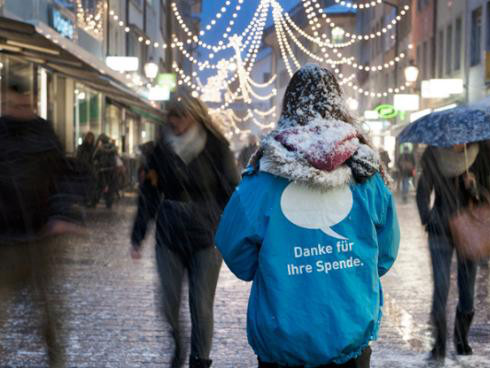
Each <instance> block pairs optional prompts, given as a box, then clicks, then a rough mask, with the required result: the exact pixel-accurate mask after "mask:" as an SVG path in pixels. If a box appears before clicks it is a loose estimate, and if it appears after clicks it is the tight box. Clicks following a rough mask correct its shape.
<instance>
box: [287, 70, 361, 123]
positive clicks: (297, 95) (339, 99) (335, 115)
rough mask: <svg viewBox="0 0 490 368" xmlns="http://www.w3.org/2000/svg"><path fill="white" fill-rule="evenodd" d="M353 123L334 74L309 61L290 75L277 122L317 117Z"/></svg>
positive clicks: (299, 121)
mask: <svg viewBox="0 0 490 368" xmlns="http://www.w3.org/2000/svg"><path fill="white" fill-rule="evenodd" d="M319 117H320V118H322V119H325V120H330V119H335V120H340V121H343V122H346V123H353V122H354V119H353V117H352V115H350V114H349V112H348V110H347V108H346V107H345V104H344V96H343V92H342V89H341V88H340V85H339V83H338V82H337V78H335V75H334V74H333V73H332V72H331V71H330V70H328V69H327V68H323V67H321V66H319V65H316V64H307V65H305V66H304V67H302V68H301V69H299V70H298V71H297V72H296V73H295V74H294V75H293V77H292V78H291V81H290V82H289V84H288V87H287V89H286V92H285V94H284V100H283V106H282V114H281V118H280V120H279V124H278V125H283V124H284V125H289V124H291V123H293V122H294V123H293V124H295V125H306V124H308V122H309V121H311V120H314V119H316V118H319Z"/></svg>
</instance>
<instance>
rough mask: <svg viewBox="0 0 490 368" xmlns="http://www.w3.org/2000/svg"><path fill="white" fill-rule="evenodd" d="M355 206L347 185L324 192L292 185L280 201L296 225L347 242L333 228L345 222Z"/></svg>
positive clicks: (302, 185)
mask: <svg viewBox="0 0 490 368" xmlns="http://www.w3.org/2000/svg"><path fill="white" fill-rule="evenodd" d="M352 206H353V198H352V192H351V190H350V188H349V186H348V185H345V186H342V187H338V188H334V189H331V190H328V191H325V192H321V191H319V190H315V189H312V188H310V187H308V186H306V185H304V184H297V183H291V184H289V185H288V186H287V188H286V189H285V190H284V192H283V193H282V197H281V210H282V212H283V213H284V216H285V217H286V218H287V219H288V220H289V221H291V222H292V223H293V224H295V225H296V226H299V227H302V228H305V229H311V230H316V229H320V230H322V231H323V232H324V233H325V234H327V235H329V236H331V237H334V238H337V239H342V240H346V239H347V238H345V237H344V236H342V235H340V234H337V233H336V232H335V231H333V230H332V226H334V225H336V224H339V223H340V222H342V221H343V220H344V219H345V218H346V217H347V216H348V215H349V213H350V211H351V210H352Z"/></svg>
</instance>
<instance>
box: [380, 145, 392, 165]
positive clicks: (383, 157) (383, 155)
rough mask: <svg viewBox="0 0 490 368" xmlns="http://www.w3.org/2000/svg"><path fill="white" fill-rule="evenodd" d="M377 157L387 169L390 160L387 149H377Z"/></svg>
mask: <svg viewBox="0 0 490 368" xmlns="http://www.w3.org/2000/svg"><path fill="white" fill-rule="evenodd" d="M379 158H380V159H381V162H382V163H383V165H384V167H385V168H386V169H388V168H389V165H390V162H391V158H390V155H389V154H388V151H386V150H385V149H383V148H381V149H380V150H379Z"/></svg>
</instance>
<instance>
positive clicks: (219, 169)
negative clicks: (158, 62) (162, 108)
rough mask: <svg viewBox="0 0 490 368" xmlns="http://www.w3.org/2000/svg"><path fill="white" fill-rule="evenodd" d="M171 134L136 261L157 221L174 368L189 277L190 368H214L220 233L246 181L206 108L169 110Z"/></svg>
mask: <svg viewBox="0 0 490 368" xmlns="http://www.w3.org/2000/svg"><path fill="white" fill-rule="evenodd" d="M167 108H168V121H167V125H168V130H167V131H166V132H165V134H164V135H163V137H162V138H161V139H160V140H159V141H158V142H157V143H156V146H155V148H154V149H153V151H152V153H151V155H150V156H149V158H148V160H147V167H146V177H145V181H144V182H143V184H142V185H141V187H140V196H139V201H138V213H137V216H136V219H135V223H134V228H133V233H132V250H131V252H132V257H133V258H136V259H137V258H140V257H141V244H142V241H143V239H144V237H145V234H146V230H147V226H148V223H149V221H150V220H151V219H153V218H156V257H157V266H158V273H159V276H160V281H161V285H162V290H163V296H162V303H163V312H164V315H165V317H166V320H167V321H168V323H169V324H170V327H171V329H172V336H173V338H174V341H175V352H174V358H173V361H172V367H174V368H176V367H181V366H182V365H183V362H184V360H185V355H186V346H185V345H183V344H182V341H181V338H182V330H181V326H179V311H180V304H181V294H182V286H183V280H184V275H185V274H186V273H187V275H188V281H189V304H190V312H191V321H192V335H191V353H190V367H191V368H205V367H210V366H211V363H212V361H211V360H210V359H209V356H210V352H211V343H212V337H213V304H214V296H215V290H216V284H217V282H218V275H219V270H220V267H221V263H222V259H221V256H220V255H219V252H218V251H217V250H216V248H215V246H214V231H215V229H216V226H217V224H218V221H219V217H220V215H221V212H222V210H223V208H224V207H225V205H226V203H227V201H228V199H229V197H230V195H231V193H232V192H233V189H234V187H235V186H236V184H237V183H238V181H239V175H238V171H237V169H236V166H235V160H234V157H233V154H232V152H231V151H230V149H229V147H228V142H227V141H226V139H225V138H224V137H223V135H222V134H221V133H220V132H219V131H218V130H216V128H215V127H214V124H213V122H212V120H211V118H210V116H209V114H208V111H207V108H206V107H205V106H204V104H203V103H202V102H201V101H200V100H198V99H196V98H193V97H190V96H187V95H182V96H179V97H178V98H177V99H174V100H172V101H171V102H170V103H169V104H168V107H167Z"/></svg>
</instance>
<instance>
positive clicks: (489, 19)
mask: <svg viewBox="0 0 490 368" xmlns="http://www.w3.org/2000/svg"><path fill="white" fill-rule="evenodd" d="M485 49H486V51H490V1H489V2H487V39H486V48H485Z"/></svg>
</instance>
